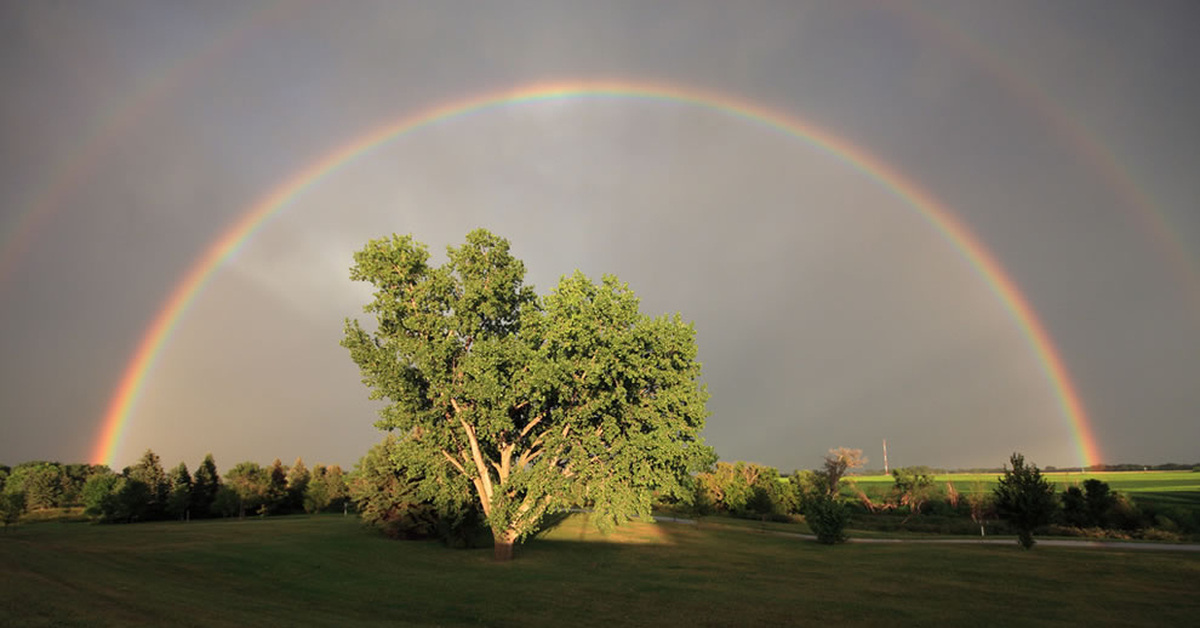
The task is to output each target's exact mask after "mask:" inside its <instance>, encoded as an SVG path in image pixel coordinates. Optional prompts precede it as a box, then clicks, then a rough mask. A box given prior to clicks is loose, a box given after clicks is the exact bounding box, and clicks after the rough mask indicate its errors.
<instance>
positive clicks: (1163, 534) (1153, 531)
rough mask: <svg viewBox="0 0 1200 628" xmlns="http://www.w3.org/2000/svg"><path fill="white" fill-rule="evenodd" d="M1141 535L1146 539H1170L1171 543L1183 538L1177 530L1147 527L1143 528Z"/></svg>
mask: <svg viewBox="0 0 1200 628" xmlns="http://www.w3.org/2000/svg"><path fill="white" fill-rule="evenodd" d="M1139 536H1141V538H1142V539H1144V540H1146V541H1170V542H1171V543H1178V542H1179V541H1181V540H1182V538H1180V536H1179V535H1178V534H1176V533H1175V532H1171V531H1168V530H1159V529H1157V528H1147V529H1145V530H1142V532H1141V534H1140V535H1139Z"/></svg>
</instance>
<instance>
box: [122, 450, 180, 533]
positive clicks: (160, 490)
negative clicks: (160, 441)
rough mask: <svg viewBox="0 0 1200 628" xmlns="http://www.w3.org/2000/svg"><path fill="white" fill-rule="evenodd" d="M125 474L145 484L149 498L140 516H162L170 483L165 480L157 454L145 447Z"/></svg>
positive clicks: (165, 508)
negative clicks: (143, 451)
mask: <svg viewBox="0 0 1200 628" xmlns="http://www.w3.org/2000/svg"><path fill="white" fill-rule="evenodd" d="M126 476H127V477H129V479H131V480H136V481H138V482H141V483H142V484H145V485H146V490H147V494H148V496H149V499H148V501H147V503H146V508H145V511H144V512H143V513H142V516H144V517H146V518H148V519H160V518H162V517H164V516H165V515H166V513H167V495H168V494H169V493H170V492H171V483H170V482H169V481H167V472H166V471H164V470H163V466H162V460H161V459H160V458H159V457H158V454H156V453H154V452H153V451H151V450H149V449H147V450H146V453H144V454H142V457H141V458H139V459H138V461H137V463H136V464H134V465H133V466H132V467H130V468H129V471H128V473H126Z"/></svg>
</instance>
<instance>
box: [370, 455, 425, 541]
mask: <svg viewBox="0 0 1200 628" xmlns="http://www.w3.org/2000/svg"><path fill="white" fill-rule="evenodd" d="M400 449H401V442H400V441H399V440H398V439H397V438H396V437H395V436H393V435H388V437H387V438H385V439H384V440H383V442H381V443H379V444H378V445H375V446H374V447H372V448H371V449H370V451H368V452H367V455H365V456H363V457H362V459H361V460H359V461H358V464H357V465H356V466H355V469H354V473H353V474H352V478H353V479H352V480H351V482H350V499H351V500H352V501H353V502H354V505H355V509H356V510H357V511H358V514H359V517H361V518H362V520H363V522H364V523H366V524H367V525H370V526H374V527H376V528H378V529H379V530H381V531H382V532H383V533H384V534H386V535H388V536H390V537H392V538H402V539H411V538H425V537H429V536H432V535H433V534H434V532H435V531H436V526H437V513H436V511H435V510H434V508H433V505H432V504H429V503H426V502H424V501H423V500H422V499H421V497H420V482H421V478H420V477H409V470H408V468H407V467H406V466H402V465H401V464H400V462H399V461H400V460H403V452H401V451H399V450H400Z"/></svg>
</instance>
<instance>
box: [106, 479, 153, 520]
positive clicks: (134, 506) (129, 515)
mask: <svg viewBox="0 0 1200 628" xmlns="http://www.w3.org/2000/svg"><path fill="white" fill-rule="evenodd" d="M153 499H154V492H153V490H152V489H151V488H150V487H149V486H148V485H147V484H146V483H145V482H143V481H142V480H139V479H136V478H134V477H121V478H118V480H117V482H116V484H114V485H113V492H112V497H111V499H110V500H108V501H106V502H105V504H104V506H105V509H104V519H105V520H106V521H116V522H123V523H133V522H135V521H145V520H147V519H150V518H152V515H153V514H154V513H153V512H152V511H151V503H152V500H153Z"/></svg>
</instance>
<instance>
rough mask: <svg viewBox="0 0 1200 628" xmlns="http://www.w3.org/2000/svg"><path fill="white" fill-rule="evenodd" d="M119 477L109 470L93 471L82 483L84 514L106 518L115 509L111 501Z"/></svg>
mask: <svg viewBox="0 0 1200 628" xmlns="http://www.w3.org/2000/svg"><path fill="white" fill-rule="evenodd" d="M105 471H108V469H107V468H106V469H105ZM119 479H121V478H120V476H119V475H117V474H115V473H113V472H111V471H108V472H107V473H104V472H100V473H93V474H92V476H91V477H89V478H88V479H87V482H85V483H84V484H83V490H82V491H81V499H82V500H83V507H84V511H83V512H84V514H86V515H88V516H89V517H96V518H97V519H107V518H108V516H109V515H111V514H112V513H113V511H114V510H115V505H114V503H113V501H114V499H115V497H114V494H115V493H116V486H117V481H118V480H119Z"/></svg>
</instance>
